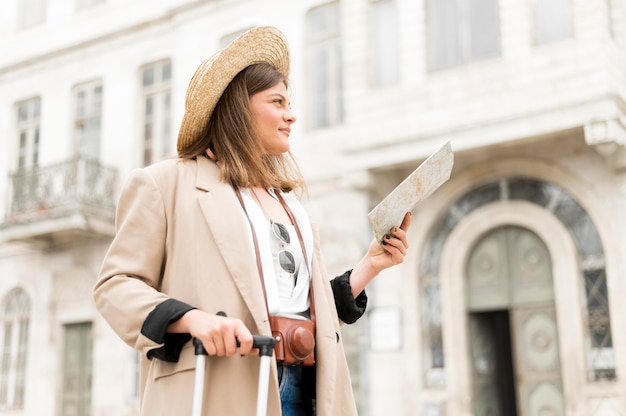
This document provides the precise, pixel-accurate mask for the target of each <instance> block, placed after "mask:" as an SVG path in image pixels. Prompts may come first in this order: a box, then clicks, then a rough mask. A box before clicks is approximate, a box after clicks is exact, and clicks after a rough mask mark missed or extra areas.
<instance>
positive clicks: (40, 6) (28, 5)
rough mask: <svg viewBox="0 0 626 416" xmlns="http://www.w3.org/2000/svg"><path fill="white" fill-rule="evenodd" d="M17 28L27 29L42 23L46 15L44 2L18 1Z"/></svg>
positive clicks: (42, 0)
mask: <svg viewBox="0 0 626 416" xmlns="http://www.w3.org/2000/svg"><path fill="white" fill-rule="evenodd" d="M17 4H18V5H19V6H18V7H19V10H18V28H20V29H28V28H29V27H33V26H37V25H39V24H41V23H43V22H44V20H45V15H46V1H45V0H20V1H18V2H17Z"/></svg>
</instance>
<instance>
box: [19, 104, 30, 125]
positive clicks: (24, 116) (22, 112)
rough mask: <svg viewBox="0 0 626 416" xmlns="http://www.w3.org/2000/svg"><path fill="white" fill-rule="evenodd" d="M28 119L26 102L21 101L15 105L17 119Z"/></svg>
mask: <svg viewBox="0 0 626 416" xmlns="http://www.w3.org/2000/svg"><path fill="white" fill-rule="evenodd" d="M26 120H28V103H22V104H20V105H19V106H18V107H17V121H26Z"/></svg>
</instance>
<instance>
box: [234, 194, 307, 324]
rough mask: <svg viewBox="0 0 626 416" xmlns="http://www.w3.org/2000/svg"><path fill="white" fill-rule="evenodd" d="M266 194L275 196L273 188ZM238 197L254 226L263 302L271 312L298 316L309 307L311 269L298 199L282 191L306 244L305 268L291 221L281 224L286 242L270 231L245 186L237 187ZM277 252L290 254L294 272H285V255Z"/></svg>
mask: <svg viewBox="0 0 626 416" xmlns="http://www.w3.org/2000/svg"><path fill="white" fill-rule="evenodd" d="M269 192H270V195H272V196H273V197H274V198H276V199H278V198H277V197H276V195H275V194H274V192H273V190H270V191H269ZM241 195H242V199H243V201H244V205H245V207H246V211H247V213H248V216H249V217H250V221H252V224H253V225H254V229H255V231H256V237H257V241H258V243H259V255H260V257H261V267H262V268H263V280H264V282H265V293H266V296H267V305H268V309H269V312H270V314H271V315H285V316H291V317H294V318H298V317H300V318H302V314H303V313H304V312H306V311H308V310H309V287H310V281H311V277H310V273H309V270H311V264H310V259H311V257H312V256H311V253H312V249H313V233H312V231H311V224H310V222H309V218H308V215H307V214H306V211H305V210H304V208H303V207H302V205H301V204H300V201H298V199H297V198H296V197H295V196H294V195H291V194H282V196H283V199H284V200H285V202H286V203H287V205H288V206H289V208H290V210H291V212H292V213H293V216H294V218H295V220H296V222H297V223H298V226H299V228H300V232H301V233H302V239H303V240H304V245H305V246H306V252H307V258H308V259H309V264H308V267H307V265H306V264H305V260H304V257H303V253H302V249H301V248H300V241H299V239H298V235H297V233H296V229H295V227H294V226H293V225H291V224H283V226H284V227H285V229H286V230H287V231H288V233H289V244H286V243H285V242H283V241H282V240H281V239H279V238H278V237H277V236H276V235H275V234H274V232H273V231H272V222H271V221H269V220H268V219H267V218H265V214H264V213H263V210H262V209H261V207H260V206H259V205H258V204H257V203H256V201H255V200H254V198H253V197H252V194H251V193H250V190H249V189H241ZM281 251H288V252H290V253H291V255H292V256H293V260H294V263H295V267H294V269H295V270H294V273H289V271H286V270H285V269H287V270H289V267H288V266H289V265H288V264H286V263H290V261H287V260H290V258H289V255H285V254H282V255H281V254H280V252H281ZM281 256H282V257H283V260H284V261H283V263H285V267H283V266H281V264H280V257H281Z"/></svg>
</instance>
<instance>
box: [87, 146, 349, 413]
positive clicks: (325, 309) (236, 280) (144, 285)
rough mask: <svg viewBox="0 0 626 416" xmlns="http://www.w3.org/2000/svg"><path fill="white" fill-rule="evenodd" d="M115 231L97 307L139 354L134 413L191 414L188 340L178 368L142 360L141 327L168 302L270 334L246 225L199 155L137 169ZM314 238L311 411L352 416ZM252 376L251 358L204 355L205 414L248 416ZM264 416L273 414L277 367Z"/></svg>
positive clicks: (146, 345)
mask: <svg viewBox="0 0 626 416" xmlns="http://www.w3.org/2000/svg"><path fill="white" fill-rule="evenodd" d="M116 229H117V234H116V236H115V238H114V240H113V242H112V244H111V246H110V248H109V251H108V252H107V254H106V257H105V259H104V262H103V265H102V269H101V272H100V276H99V279H98V282H97V284H96V286H95V288H94V299H95V302H96V306H97V308H98V310H99V312H100V313H101V314H102V316H103V317H104V318H105V320H106V321H107V322H108V323H109V325H110V326H111V327H112V328H113V330H114V331H115V332H116V333H117V334H118V335H119V336H120V337H121V338H122V339H123V340H124V341H125V342H126V343H127V344H129V345H130V346H132V347H133V348H135V349H137V350H139V351H141V352H142V353H143V354H142V357H143V358H142V363H141V392H142V393H141V414H142V415H149V416H158V415H164V416H165V415H167V416H171V415H188V414H191V402H192V395H193V394H192V393H193V375H194V366H195V356H194V354H193V348H192V346H191V343H190V342H188V343H187V344H186V345H185V346H184V347H183V350H182V352H181V354H180V357H179V361H178V362H177V363H170V362H165V361H161V360H159V359H157V358H153V359H151V360H149V359H147V358H146V353H147V352H148V351H149V350H151V349H154V348H159V347H161V346H162V344H158V343H155V342H154V341H153V340H151V339H148V338H147V337H146V336H144V335H142V333H141V329H142V324H143V323H144V321H145V319H146V317H147V315H148V314H149V313H150V312H151V311H152V310H153V309H154V308H155V307H156V306H157V305H158V304H160V303H161V302H163V301H165V300H166V299H169V298H174V299H177V300H180V301H182V302H185V303H187V304H189V305H192V306H194V307H197V308H199V309H202V310H205V311H207V312H212V313H213V312H217V311H220V310H222V311H225V312H226V313H227V314H228V315H229V316H230V317H237V318H240V319H241V320H242V321H243V322H244V323H245V324H246V326H247V327H248V328H249V329H250V330H251V331H252V332H253V333H259V334H264V335H269V334H270V327H269V323H268V319H267V312H266V307H265V301H264V297H263V291H262V288H261V282H260V280H259V276H258V270H257V265H256V258H255V251H254V247H253V243H252V241H251V239H250V238H249V232H250V231H249V224H248V222H247V220H246V218H245V216H244V213H243V210H242V209H241V206H240V204H239V201H238V200H237V197H236V195H235V193H234V192H233V189H232V188H231V187H230V186H229V185H227V184H225V183H223V182H221V181H220V180H219V169H218V167H217V166H216V165H215V163H213V162H212V161H210V160H208V159H206V158H203V157H199V158H198V160H197V161H194V160H187V161H183V160H180V159H175V160H167V161H164V162H161V163H158V164H155V165H153V166H150V167H147V168H144V169H138V170H136V171H134V172H133V173H132V175H131V177H130V179H129V181H128V182H127V183H126V185H125V186H124V189H123V192H122V195H121V197H120V201H119V204H118V211H117V219H116ZM313 234H314V240H315V244H314V253H313V259H312V263H313V265H312V286H313V298H314V301H315V311H316V319H317V335H316V337H317V338H316V343H317V346H316V360H317V367H316V371H317V401H316V403H317V415H318V416H330V415H333V416H348V415H355V414H356V408H355V403H354V398H353V393H352V387H351V382H350V376H349V372H348V368H347V364H346V360H345V355H344V350H343V345H342V342H341V340H340V337H339V334H340V330H339V319H338V317H337V312H336V309H335V304H334V299H333V294H332V290H331V287H330V284H329V279H328V277H327V275H326V272H325V270H324V266H323V264H322V260H321V256H320V246H319V238H318V235H317V232H316V231H315V230H314V233H313ZM272 361H273V358H272ZM111 364H112V365H114V363H111ZM258 371H259V358H258V357H255V356H246V357H240V356H238V355H236V356H233V357H209V358H208V360H207V370H206V376H205V377H206V378H205V394H204V397H205V399H204V406H203V408H204V410H203V415H206V416H208V415H211V416H214V415H229V416H237V415H242V416H244V415H245V416H248V415H252V414H254V411H255V406H256V391H257V382H258V380H257V378H258ZM268 415H280V403H279V393H278V381H277V375H276V366H275V365H272V366H271V375H270V384H269V398H268Z"/></svg>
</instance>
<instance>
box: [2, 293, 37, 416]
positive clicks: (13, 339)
mask: <svg viewBox="0 0 626 416" xmlns="http://www.w3.org/2000/svg"><path fill="white" fill-rule="evenodd" d="M0 316H1V319H2V328H1V329H0V345H1V346H2V351H1V355H0V407H1V408H4V409H15V408H21V407H23V405H24V386H25V384H26V353H27V350H28V325H29V321H30V300H29V298H28V295H27V294H26V292H25V291H24V290H23V289H19V288H18V289H14V290H12V291H11V292H9V293H8V294H7V295H6V296H5V297H4V299H3V301H2V304H0Z"/></svg>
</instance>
